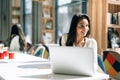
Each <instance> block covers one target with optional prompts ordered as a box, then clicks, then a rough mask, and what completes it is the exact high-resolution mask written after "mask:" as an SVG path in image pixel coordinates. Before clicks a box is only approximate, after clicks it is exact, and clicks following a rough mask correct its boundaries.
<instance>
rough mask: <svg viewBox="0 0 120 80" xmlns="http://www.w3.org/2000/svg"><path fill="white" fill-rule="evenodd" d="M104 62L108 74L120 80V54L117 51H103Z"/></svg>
mask: <svg viewBox="0 0 120 80" xmlns="http://www.w3.org/2000/svg"><path fill="white" fill-rule="evenodd" d="M103 61H104V65H105V68H106V71H107V73H108V74H109V75H110V76H111V77H112V78H115V79H117V80H120V53H118V52H115V51H103Z"/></svg>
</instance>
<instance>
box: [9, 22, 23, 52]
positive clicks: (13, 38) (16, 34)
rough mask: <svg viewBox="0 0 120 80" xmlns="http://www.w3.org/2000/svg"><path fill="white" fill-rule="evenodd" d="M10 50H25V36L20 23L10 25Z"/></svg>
mask: <svg viewBox="0 0 120 80" xmlns="http://www.w3.org/2000/svg"><path fill="white" fill-rule="evenodd" d="M9 50H10V51H24V50H25V36H24V32H23V29H22V26H21V25H20V24H15V25H13V26H12V29H11V35H10V41H9Z"/></svg>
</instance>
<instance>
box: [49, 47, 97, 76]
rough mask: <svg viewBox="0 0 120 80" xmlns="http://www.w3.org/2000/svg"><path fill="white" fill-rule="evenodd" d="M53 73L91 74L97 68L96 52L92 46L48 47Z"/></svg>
mask: <svg viewBox="0 0 120 80" xmlns="http://www.w3.org/2000/svg"><path fill="white" fill-rule="evenodd" d="M49 51H50V61H51V68H52V71H53V73H59V74H73V75H83V76H93V75H94V74H95V73H96V68H97V54H95V53H94V51H93V48H80V47H65V46H56V47H49Z"/></svg>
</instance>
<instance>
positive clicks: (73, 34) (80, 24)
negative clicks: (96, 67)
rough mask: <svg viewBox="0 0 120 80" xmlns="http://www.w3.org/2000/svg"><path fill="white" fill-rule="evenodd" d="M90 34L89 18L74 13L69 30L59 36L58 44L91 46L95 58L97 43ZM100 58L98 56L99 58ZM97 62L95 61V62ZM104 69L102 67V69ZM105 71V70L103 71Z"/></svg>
mask: <svg viewBox="0 0 120 80" xmlns="http://www.w3.org/2000/svg"><path fill="white" fill-rule="evenodd" d="M89 36H90V19H89V17H88V16H87V15H84V14H75V15H74V16H73V18H72V21H71V25H70V29H69V32H68V33H67V34H64V35H63V36H62V37H61V39H60V40H61V41H60V45H62V46H76V47H91V48H93V49H94V52H95V53H96V57H95V58H97V43H96V40H95V39H93V38H89ZM99 59H100V58H99ZM95 63H97V61H96V62H95ZM103 70H104V69H103ZM104 72H105V71H104Z"/></svg>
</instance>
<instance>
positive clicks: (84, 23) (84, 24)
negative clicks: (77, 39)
mask: <svg viewBox="0 0 120 80" xmlns="http://www.w3.org/2000/svg"><path fill="white" fill-rule="evenodd" d="M88 31H89V23H88V20H87V19H82V20H80V21H79V22H78V24H77V27H76V34H77V36H81V37H84V36H86V34H87V32H88Z"/></svg>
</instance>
